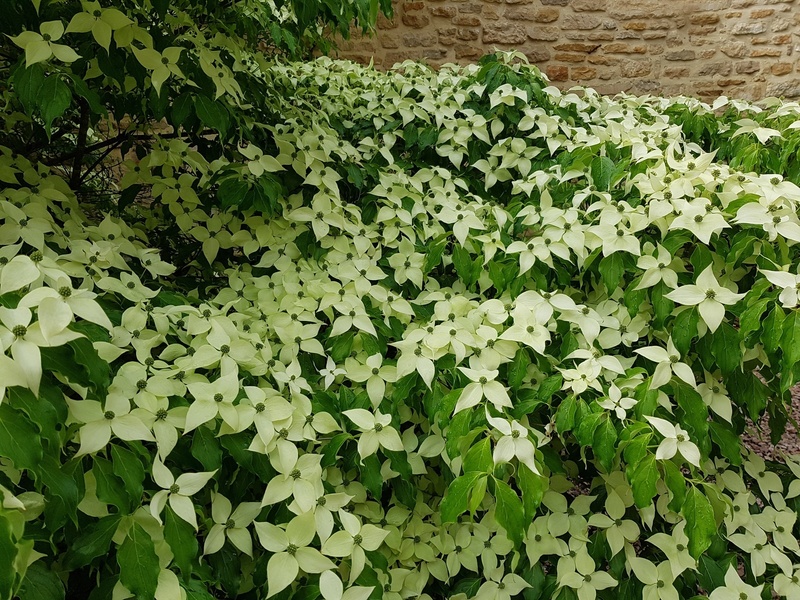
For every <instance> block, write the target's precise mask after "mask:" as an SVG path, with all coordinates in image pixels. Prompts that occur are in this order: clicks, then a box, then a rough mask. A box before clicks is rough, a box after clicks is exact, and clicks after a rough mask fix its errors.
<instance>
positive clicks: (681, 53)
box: [664, 50, 697, 60]
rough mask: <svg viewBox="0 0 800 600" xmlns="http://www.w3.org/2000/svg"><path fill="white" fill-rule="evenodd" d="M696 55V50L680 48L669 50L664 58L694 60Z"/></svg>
mask: <svg viewBox="0 0 800 600" xmlns="http://www.w3.org/2000/svg"><path fill="white" fill-rule="evenodd" d="M696 56H697V55H696V53H695V51H694V50H678V51H677V52H667V53H666V54H665V55H664V58H665V59H667V60H694V59H695V57H696Z"/></svg>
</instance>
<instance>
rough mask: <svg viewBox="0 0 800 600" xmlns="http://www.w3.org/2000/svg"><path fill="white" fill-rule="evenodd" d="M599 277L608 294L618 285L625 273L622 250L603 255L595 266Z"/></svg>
mask: <svg viewBox="0 0 800 600" xmlns="http://www.w3.org/2000/svg"><path fill="white" fill-rule="evenodd" d="M597 268H598V270H599V271H600V278H601V280H602V281H603V283H604V284H605V286H606V289H607V290H608V293H609V294H610V293H611V292H613V291H614V290H615V289H617V288H618V287H619V284H620V282H621V281H622V276H623V275H624V274H625V260H624V258H623V253H622V252H614V253H612V254H609V255H608V256H606V257H604V258H603V260H601V261H600V264H599V265H598V266H597Z"/></svg>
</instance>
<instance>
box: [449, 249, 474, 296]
mask: <svg viewBox="0 0 800 600" xmlns="http://www.w3.org/2000/svg"><path fill="white" fill-rule="evenodd" d="M453 266H454V267H455V269H456V273H458V276H459V278H460V279H461V281H463V282H464V285H466V286H467V287H470V286H471V285H472V284H473V283H475V282H476V281H477V280H478V278H477V276H476V275H477V274H476V273H475V268H474V266H473V261H472V255H471V254H470V253H469V251H467V249H466V248H463V247H462V246H456V247H455V248H453Z"/></svg>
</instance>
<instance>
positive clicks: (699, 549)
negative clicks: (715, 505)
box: [681, 487, 717, 558]
mask: <svg viewBox="0 0 800 600" xmlns="http://www.w3.org/2000/svg"><path fill="white" fill-rule="evenodd" d="M681 512H682V513H683V517H684V518H685V519H686V529H685V530H684V531H685V533H686V535H687V536H688V537H689V554H691V555H692V556H693V557H695V558H699V557H700V555H701V554H702V553H703V552H705V550H706V549H707V548H708V547H709V546H710V545H711V538H712V537H714V534H716V532H717V524H716V521H715V520H714V509H712V508H711V503H710V502H709V501H708V498H706V497H705V495H704V494H703V493H702V492H701V491H700V490H698V489H697V488H696V487H692V488H691V489H690V490H689V492H688V493H687V494H686V500H684V502H683V508H682V510H681Z"/></svg>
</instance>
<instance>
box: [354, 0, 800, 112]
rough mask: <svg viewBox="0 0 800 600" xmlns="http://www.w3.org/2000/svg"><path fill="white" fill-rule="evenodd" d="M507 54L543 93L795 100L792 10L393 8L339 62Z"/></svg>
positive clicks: (702, 3) (405, 4)
mask: <svg viewBox="0 0 800 600" xmlns="http://www.w3.org/2000/svg"><path fill="white" fill-rule="evenodd" d="M495 49H502V50H510V49H517V50H520V51H521V52H523V53H524V54H526V56H527V57H528V59H529V60H530V61H531V62H532V63H533V64H536V65H537V66H539V67H540V68H541V69H542V71H543V72H544V73H546V74H547V75H548V76H549V77H550V79H551V80H552V81H553V83H554V84H555V85H558V86H559V87H562V88H569V87H570V86H571V85H575V84H580V85H589V86H592V87H595V88H597V89H598V90H599V91H601V92H603V93H614V92H619V91H626V92H631V93H659V94H692V95H695V96H699V97H702V98H705V99H711V98H713V97H714V96H716V95H719V94H723V93H724V94H727V95H730V96H739V97H744V98H752V99H755V98H760V97H763V96H764V95H782V96H785V97H800V79H798V76H797V74H798V73H800V62H799V61H796V60H794V59H793V55H794V54H795V53H796V52H800V0H670V1H666V0H396V1H395V15H394V17H393V18H392V19H387V18H385V17H380V18H379V20H378V27H377V34H376V36H375V37H374V38H372V39H365V38H358V37H357V36H356V37H353V38H352V39H350V40H347V41H344V42H342V43H341V44H340V51H339V56H340V57H342V58H351V59H354V60H358V61H361V62H368V61H370V60H372V61H373V62H374V64H375V65H376V66H378V67H379V68H389V67H391V66H392V65H393V64H394V63H396V62H401V61H403V60H406V59H409V58H412V59H421V60H426V61H427V62H428V63H429V64H431V65H432V66H434V67H438V66H441V65H442V64H445V63H448V62H458V63H469V62H474V61H476V60H477V59H479V58H480V57H481V56H482V55H483V54H485V53H487V52H491V51H493V50H495Z"/></svg>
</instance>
